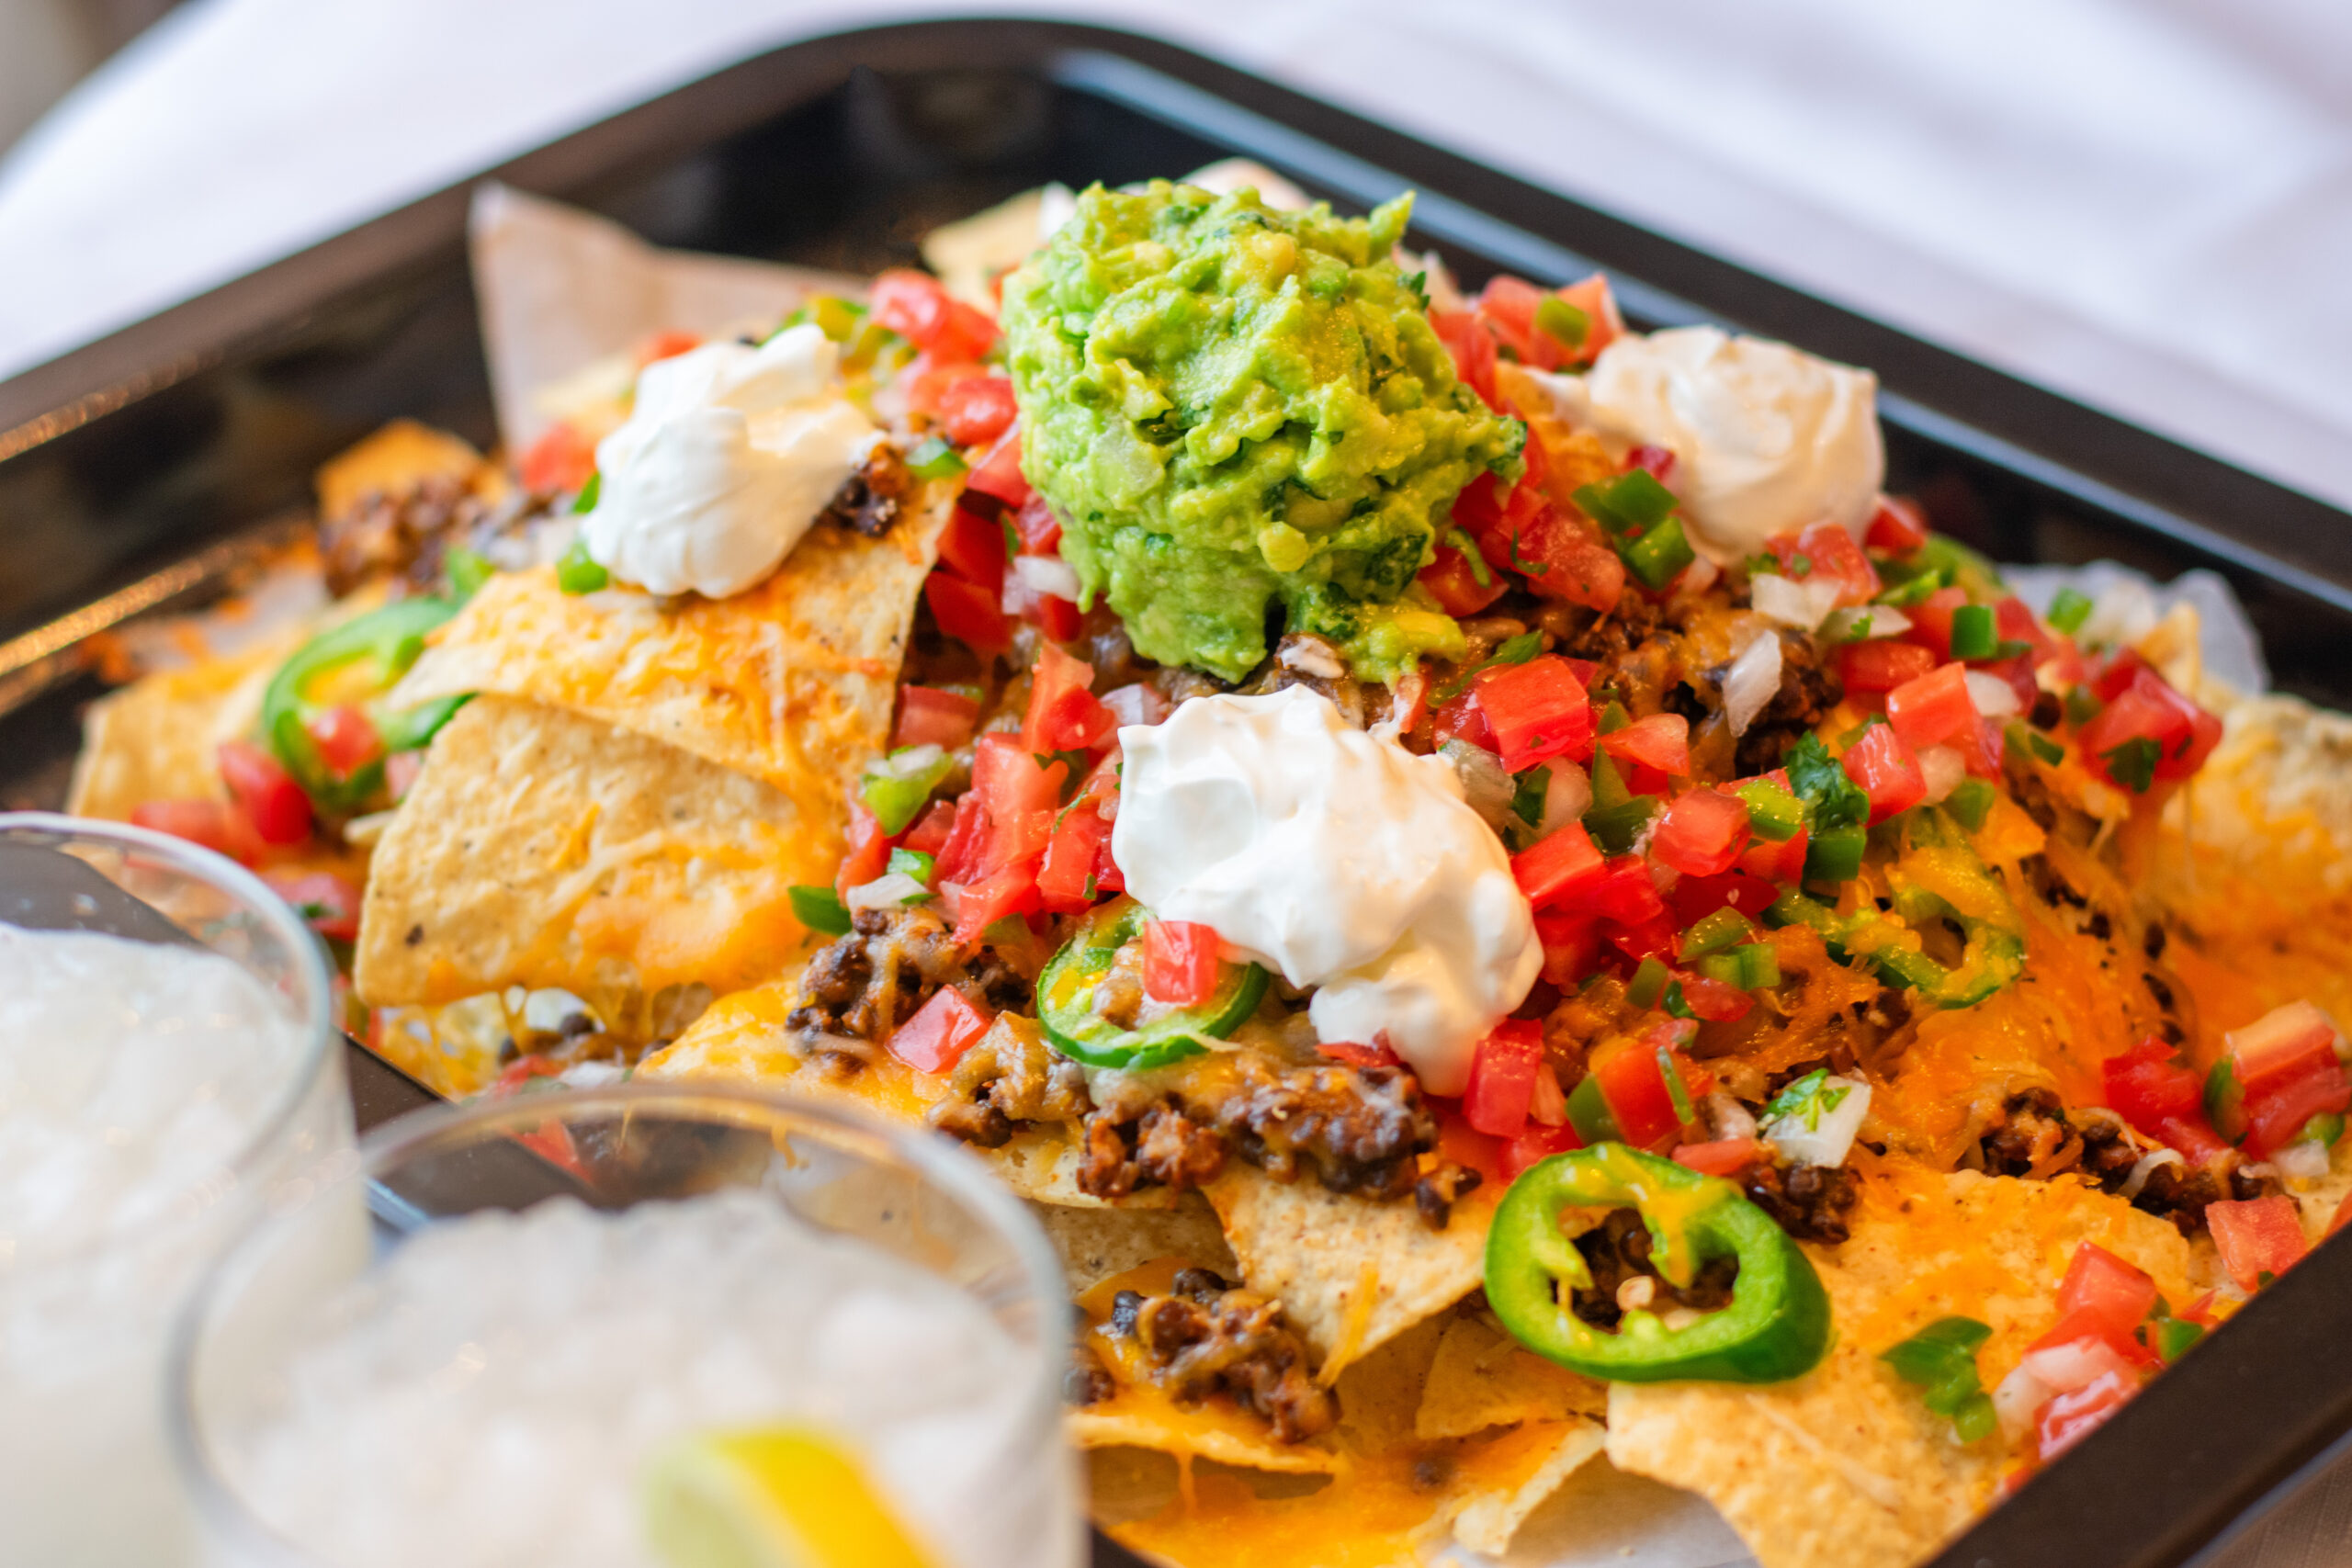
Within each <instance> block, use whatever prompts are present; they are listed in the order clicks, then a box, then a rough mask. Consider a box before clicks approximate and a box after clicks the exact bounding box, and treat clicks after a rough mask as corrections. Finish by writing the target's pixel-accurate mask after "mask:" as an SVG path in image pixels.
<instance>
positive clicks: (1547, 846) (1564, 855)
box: [1510, 822, 1601, 909]
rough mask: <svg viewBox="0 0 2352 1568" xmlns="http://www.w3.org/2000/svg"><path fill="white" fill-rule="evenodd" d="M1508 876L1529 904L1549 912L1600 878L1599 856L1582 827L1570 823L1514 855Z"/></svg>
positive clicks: (1590, 838)
mask: <svg viewBox="0 0 2352 1568" xmlns="http://www.w3.org/2000/svg"><path fill="white" fill-rule="evenodd" d="M1510 874H1511V877H1512V879H1513V880H1514V881H1516V882H1517V883H1518V884H1519V886H1520V891H1521V892H1522V893H1525V894H1526V895H1527V901H1528V903H1530V904H1531V905H1532V906H1534V907H1535V908H1538V909H1544V908H1550V907H1551V906H1552V905H1554V904H1556V903H1559V902H1560V901H1562V900H1563V899H1564V898H1566V897H1569V896H1570V894H1571V893H1572V892H1573V891H1574V890H1575V889H1576V888H1577V887H1578V886H1581V885H1583V884H1585V883H1587V882H1590V881H1592V880H1594V879H1595V878H1597V877H1599V876H1600V874H1601V859H1600V851H1599V850H1597V849H1595V848H1594V847H1593V843H1592V835H1591V834H1589V833H1588V832H1586V831H1585V829H1584V824H1583V823H1581V822H1570V823H1568V824H1567V825H1566V826H1565V827H1563V828H1561V829H1558V830H1557V831H1556V832H1554V833H1551V834H1549V835H1548V836H1546V837H1544V838H1543V839H1539V840H1536V841H1535V842H1534V843H1532V844H1530V845H1529V846H1528V847H1527V848H1526V849H1524V850H1521V852H1519V853H1518V854H1516V855H1513V856H1512V857H1511V863H1510Z"/></svg>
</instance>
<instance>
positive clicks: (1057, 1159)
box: [638, 976, 1177, 1209]
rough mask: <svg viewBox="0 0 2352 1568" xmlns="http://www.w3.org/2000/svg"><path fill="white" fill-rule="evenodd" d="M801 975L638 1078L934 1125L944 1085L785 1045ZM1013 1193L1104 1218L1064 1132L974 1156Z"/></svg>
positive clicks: (731, 1001) (1026, 1132) (698, 1024)
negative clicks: (840, 1064) (703, 1080)
mask: <svg viewBox="0 0 2352 1568" xmlns="http://www.w3.org/2000/svg"><path fill="white" fill-rule="evenodd" d="M798 985H799V981H798V978H797V976H790V977H787V978H785V979H782V980H777V981H774V982H772V983H770V984H767V985H763V986H759V987H752V989H749V990H745V991H741V992H738V993H736V994H734V995H732V996H724V997H721V998H718V1000H717V1001H715V1002H713V1003H712V1004H711V1005H710V1008H709V1009H708V1010H707V1011H706V1012H705V1013H704V1014H703V1015H702V1017H701V1018H699V1019H697V1020H695V1023H694V1026H693V1027H692V1028H690V1029H688V1030H687V1031H686V1032H684V1034H682V1035H680V1036H679V1037H678V1038H677V1039H676V1040H675V1041H673V1042H672V1043H670V1044H669V1045H666V1046H664V1047H663V1048H662V1049H661V1050H660V1051H657V1052H655V1053H654V1054H653V1055H650V1056H648V1057H647V1058H646V1059H645V1060H644V1062H642V1063H641V1064H639V1067H638V1073H639V1076H640V1077H697V1076H707V1077H737V1078H754V1079H757V1080H758V1081H759V1082H761V1083H763V1084H767V1085H772V1086H774V1087H775V1088H778V1089H783V1090H785V1091H786V1092H787V1093H793V1094H806V1095H808V1096H809V1097H810V1098H811V1099H816V1100H831V1101H833V1102H835V1103H837V1104H842V1105H849V1106H854V1107H855V1108H856V1109H858V1110H860V1111H865V1112H867V1113H868V1114H871V1115H876V1116H879V1117H881V1118H882V1119H883V1120H884V1121H886V1122H897V1123H899V1125H901V1126H911V1127H921V1126H925V1125H927V1122H925V1120H924V1116H925V1113H926V1112H927V1111H930V1109H931V1107H932V1105H933V1103H934V1102H935V1101H936V1100H938V1099H939V1097H940V1096H941V1095H942V1094H944V1092H946V1081H947V1080H945V1079H944V1078H941V1077H933V1076H931V1075H930V1074H927V1073H918V1072H916V1071H914V1070H913V1069H912V1068H910V1067H909V1066H907V1065H906V1064H905V1063H903V1062H901V1061H899V1059H898V1058H897V1057H895V1056H892V1055H888V1053H880V1054H877V1055H876V1058H875V1060H874V1061H873V1062H872V1063H870V1064H869V1065H867V1066H865V1067H862V1068H860V1069H859V1070H858V1071H856V1072H854V1073H852V1074H850V1075H849V1076H847V1077H835V1076H833V1075H832V1074H831V1073H829V1072H828V1071H827V1070H826V1069H825V1068H824V1067H822V1066H817V1065H814V1064H811V1063H809V1062H807V1061H805V1060H803V1059H802V1058H801V1057H800V1056H799V1055H797V1054H796V1053H795V1052H794V1051H793V1049H792V1047H791V1045H790V1044H789V1043H787V1042H786V1033H785V1019H786V1015H788V1014H789V1013H790V1012H791V1010H792V1009H793V1006H794V1004H795V1000H796V993H797V989H798ZM970 1152H971V1153H972V1155H973V1156H975V1157H977V1158H978V1160H980V1162H981V1163H982V1164H984V1165H987V1166H988V1167H989V1168H991V1169H992V1170H994V1171H995V1172H996V1174H997V1176H998V1178H999V1179H1001V1180H1002V1181H1003V1182H1004V1184H1005V1185H1006V1186H1007V1187H1010V1188H1012V1190H1013V1192H1014V1193H1015V1194H1016V1195H1018V1196H1020V1197H1023V1198H1026V1199H1028V1200H1029V1201H1032V1202H1035V1203H1052V1204H1058V1205H1063V1206H1068V1207H1077V1208H1087V1209H1102V1208H1107V1207H1110V1205H1108V1204H1106V1203H1105V1202H1104V1201H1103V1200H1102V1199H1100V1198H1096V1197H1094V1196H1092V1195H1091V1194H1090V1193H1088V1192H1086V1191H1084V1190H1081V1189H1080V1187H1079V1185H1078V1168H1079V1163H1080V1152H1081V1151H1080V1149H1079V1147H1078V1145H1076V1144H1075V1143H1073V1142H1072V1141H1071V1140H1070V1138H1069V1134H1067V1133H1065V1132H1064V1131H1063V1130H1062V1129H1061V1128H1059V1127H1046V1126H1037V1127H1024V1128H1023V1129H1022V1130H1021V1131H1019V1132H1017V1133H1015V1134H1013V1135H1012V1140H1011V1141H1010V1142H1008V1143H1006V1144H1005V1145H1002V1146H1001V1147H999V1148H993V1149H984V1148H974V1149H972V1150H971V1151H970ZM1176 1201H1177V1195H1176V1194H1175V1193H1173V1192H1170V1190H1167V1189H1166V1188H1147V1189H1146V1190H1143V1191H1141V1192H1137V1193H1136V1194H1134V1195H1133V1196H1132V1197H1128V1198H1123V1199H1121V1200H1120V1201H1119V1204H1118V1206H1119V1207H1121V1208H1123V1209H1170V1208H1173V1207H1175V1205H1176Z"/></svg>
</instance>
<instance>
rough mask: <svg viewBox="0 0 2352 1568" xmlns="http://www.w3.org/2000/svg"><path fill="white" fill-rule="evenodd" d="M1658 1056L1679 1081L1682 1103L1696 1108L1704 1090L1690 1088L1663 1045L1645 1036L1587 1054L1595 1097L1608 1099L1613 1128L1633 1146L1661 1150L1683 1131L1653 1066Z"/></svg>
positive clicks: (1657, 1066)
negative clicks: (1597, 1089) (1596, 1088)
mask: <svg viewBox="0 0 2352 1568" xmlns="http://www.w3.org/2000/svg"><path fill="white" fill-rule="evenodd" d="M1660 1055H1664V1056H1665V1058H1666V1060H1667V1061H1668V1062H1669V1063H1672V1064H1673V1066H1674V1068H1675V1072H1676V1075H1677V1076H1678V1077H1680V1078H1681V1079H1682V1083H1683V1098H1684V1099H1685V1100H1687V1101H1688V1102H1689V1103H1691V1104H1693V1105H1695V1104H1697V1103H1698V1101H1699V1100H1701V1099H1702V1098H1703V1097H1704V1095H1705V1092H1706V1091H1705V1090H1704V1089H1700V1090H1696V1091H1693V1090H1692V1089H1691V1079H1692V1077H1693V1075H1692V1074H1691V1072H1689V1071H1686V1070H1685V1068H1684V1066H1683V1064H1682V1062H1681V1059H1680V1056H1679V1053H1677V1052H1675V1051H1673V1050H1672V1049H1670V1048H1669V1047H1667V1046H1664V1045H1660V1044H1657V1043H1654V1042H1653V1041H1652V1040H1651V1039H1649V1038H1648V1037H1646V1036H1645V1037H1644V1038H1643V1039H1640V1040H1623V1039H1620V1040H1615V1041H1611V1042H1610V1043H1607V1044H1604V1045H1602V1046H1601V1047H1600V1049H1599V1050H1598V1051H1596V1052H1594V1053H1593V1056H1592V1076H1593V1077H1596V1078H1598V1079H1600V1097H1601V1098H1602V1099H1603V1100H1607V1101H1608V1103H1609V1113H1610V1115H1611V1116H1612V1117H1614V1118H1615V1119H1616V1122H1617V1130H1618V1131H1619V1132H1620V1133H1622V1134H1624V1138H1625V1141H1626V1142H1627V1143H1628V1144H1631V1145H1634V1147H1635V1148H1644V1149H1647V1148H1662V1147H1664V1146H1665V1145H1667V1143H1668V1140H1675V1141H1679V1140H1680V1137H1681V1134H1682V1131H1683V1121H1682V1115H1681V1112H1680V1111H1678V1110H1677V1109H1676V1107H1675V1101H1674V1095H1673V1093H1672V1091H1671V1090H1669V1089H1668V1088H1667V1083H1666V1074H1665V1070H1664V1068H1663V1067H1662V1066H1661V1065H1660V1063H1659V1057H1660Z"/></svg>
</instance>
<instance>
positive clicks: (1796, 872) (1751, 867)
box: [1739, 828, 1813, 883]
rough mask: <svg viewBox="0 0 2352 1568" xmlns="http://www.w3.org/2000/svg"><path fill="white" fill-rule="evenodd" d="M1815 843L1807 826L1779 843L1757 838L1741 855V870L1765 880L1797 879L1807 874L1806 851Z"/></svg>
mask: <svg viewBox="0 0 2352 1568" xmlns="http://www.w3.org/2000/svg"><path fill="white" fill-rule="evenodd" d="M1812 843H1813V832H1812V830H1811V829H1806V828H1800V829H1797V830H1796V831H1795V832H1794V833H1792V834H1791V835H1790V836H1789V837H1788V838H1786V839H1784V840H1781V842H1779V843H1777V844H1775V843H1772V842H1770V840H1764V839H1758V840H1756V841H1755V842H1754V843H1751V844H1749V845H1748V846H1747V852H1746V853H1744V854H1742V855H1741V856H1740V857H1739V869H1740V870H1742V871H1744V872H1746V873H1747V874H1748V875H1750V876H1753V877H1755V878H1757V879H1758V880H1759V881H1762V882H1775V883H1788V882H1795V881H1797V880H1799V879H1800V878H1802V877H1803V876H1804V857H1805V852H1806V851H1807V850H1808V849H1809V848H1810V847H1811V846H1812Z"/></svg>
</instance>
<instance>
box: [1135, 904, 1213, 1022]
mask: <svg viewBox="0 0 2352 1568" xmlns="http://www.w3.org/2000/svg"><path fill="white" fill-rule="evenodd" d="M1216 966H1217V939H1216V931H1214V930H1212V929H1211V928H1210V927H1207V926H1204V925H1202V924H1201V923H1200V922H1199V921H1197V920H1147V921H1145V922H1144V928H1143V992H1144V995H1146V996H1148V997H1149V998H1151V999H1152V1000H1154V1001H1156V1002H1165V1003H1167V1004H1168V1005H1169V1006H1170V1007H1182V1008H1196V1007H1199V1006H1200V1005H1201V1004H1202V1003H1204V1002H1205V1001H1207V1000H1208V999H1209V998H1211V997H1213V996H1215V995H1216Z"/></svg>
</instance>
